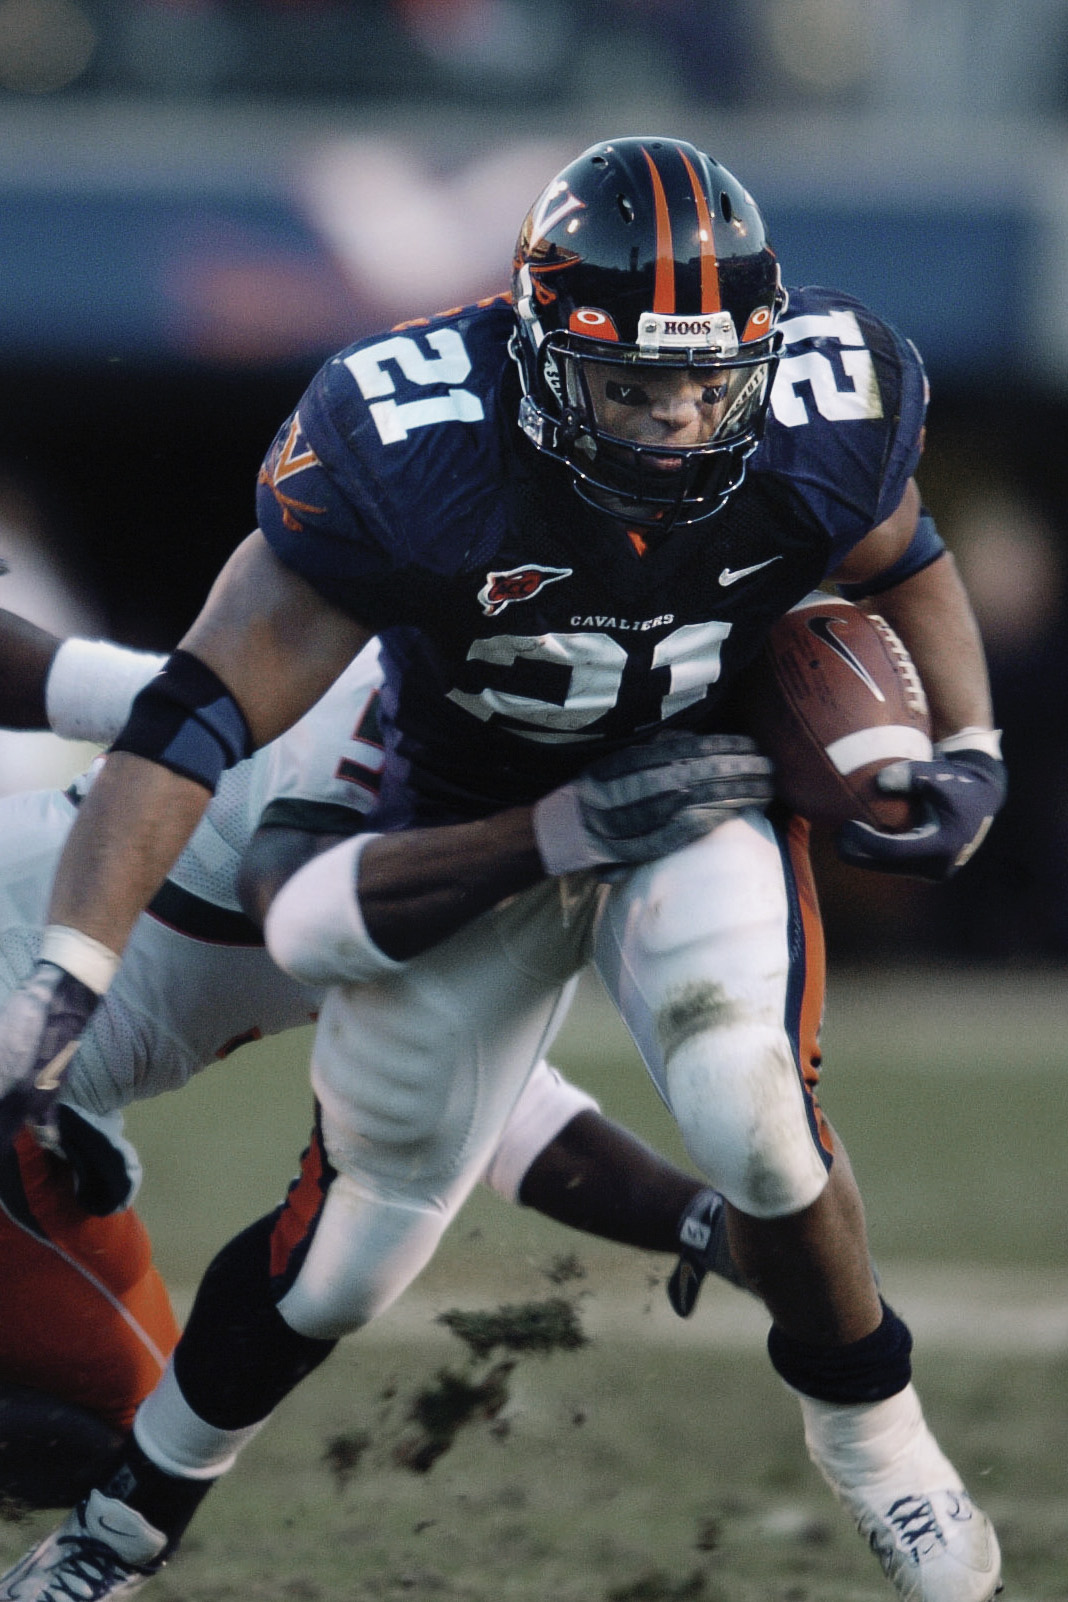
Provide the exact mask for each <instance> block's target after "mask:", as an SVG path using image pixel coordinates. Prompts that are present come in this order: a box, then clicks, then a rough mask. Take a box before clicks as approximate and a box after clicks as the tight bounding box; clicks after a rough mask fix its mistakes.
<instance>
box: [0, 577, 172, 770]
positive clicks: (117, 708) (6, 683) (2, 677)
mask: <svg viewBox="0 0 1068 1602" xmlns="http://www.w3.org/2000/svg"><path fill="white" fill-rule="evenodd" d="M165 661H166V657H163V656H155V655H153V654H152V653H150V652H148V651H133V650H130V649H129V648H128V647H126V646H123V645H112V644H111V642H110V641H109V640H83V639H80V638H78V637H77V636H73V637H71V638H69V639H61V638H60V637H59V636H58V635H56V634H52V633H50V632H49V630H48V629H42V628H38V626H37V624H36V623H30V622H28V621H27V620H26V618H24V617H19V616H18V614H17V613H15V612H9V611H7V610H6V609H4V608H2V607H0V726H2V727H4V728H6V729H34V730H43V729H52V730H53V731H54V732H55V733H56V734H60V735H62V736H63V737H64V739H67V740H87V741H90V742H92V743H93V744H94V745H110V744H111V742H112V740H114V739H115V737H116V735H117V734H118V733H119V731H120V729H121V728H122V726H123V724H124V723H125V722H126V719H127V718H128V717H129V715H130V703H131V702H132V701H133V698H134V696H135V695H136V694H137V692H138V691H139V690H141V689H143V688H144V686H145V685H146V684H147V683H148V681H149V679H151V678H152V677H153V676H154V675H155V674H156V673H158V672H159V670H160V668H161V667H162V666H163V664H164V662H165Z"/></svg>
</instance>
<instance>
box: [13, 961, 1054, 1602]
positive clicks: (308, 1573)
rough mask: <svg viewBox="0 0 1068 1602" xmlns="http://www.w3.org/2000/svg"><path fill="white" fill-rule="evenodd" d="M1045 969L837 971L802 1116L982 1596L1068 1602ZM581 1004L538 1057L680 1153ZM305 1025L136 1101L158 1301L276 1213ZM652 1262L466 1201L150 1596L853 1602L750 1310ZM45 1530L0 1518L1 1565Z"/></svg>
mask: <svg viewBox="0 0 1068 1602" xmlns="http://www.w3.org/2000/svg"><path fill="white" fill-rule="evenodd" d="M1065 1019H1068V979H1066V978H1063V977H1061V976H1059V975H1053V976H1050V975H1044V976H1007V975H1003V976H991V975H986V976H984V977H983V979H982V980H981V981H977V980H974V979H972V978H970V977H968V976H966V975H959V974H957V975H942V976H936V977H934V978H932V979H929V980H928V981H926V982H924V983H922V984H921V983H917V982H916V981H915V980H910V981H908V982H906V981H904V980H903V979H902V980H892V981H889V982H886V981H884V982H880V983H879V984H878V985H876V984H873V983H872V982H871V981H870V979H869V980H864V981H856V982H849V981H841V982H840V983H839V985H838V987H837V989H836V990H833V991H832V995H831V1004H830V1008H829V1017H828V1027H827V1031H826V1045H827V1049H828V1067H827V1074H826V1079H825V1092H824V1100H825V1104H826V1106H827V1108H828V1110H829V1112H830V1113H831V1116H832V1118H833V1119H834V1121H835V1123H836V1124H837V1126H838V1127H839V1129H840V1130H841V1132H842V1133H843V1135H844V1137H845V1139H846V1141H847V1144H848V1145H849V1147H850V1150H851V1152H852V1156H853V1160H854V1165H855V1167H856V1169H857V1172H858V1176H859V1178H860V1181H861V1185H862V1188H863V1190H864V1192H865V1196H866V1198H867V1202H868V1209H869V1223H870V1227H871V1236H872V1243H873V1249H874V1251H875V1255H876V1257H877V1259H878V1261H879V1264H880V1269H881V1272H882V1275H883V1283H884V1289H885V1291H886V1294H887V1296H888V1299H889V1300H891V1302H892V1303H893V1304H894V1305H895V1306H897V1307H898V1309H899V1311H901V1312H902V1313H903V1314H904V1315H905V1316H906V1317H908V1318H909V1320H910V1322H911V1323H912V1325H913V1328H914V1332H915V1334H916V1336H917V1350H916V1359H915V1362H916V1377H917V1382H918V1384H919V1387H920V1389H921V1393H922V1395H923V1397H924V1399H925V1403H926V1407H927V1412H928V1415H929V1417H930V1418H931V1420H932V1423H933V1424H934V1426H935V1428H936V1432H937V1433H938V1435H939V1437H940V1439H941V1441H942V1443H943V1445H944V1446H945V1447H946V1449H947V1451H948V1452H949V1454H950V1456H951V1457H953V1458H954V1459H955V1460H956V1462H957V1464H958V1466H959V1467H960V1468H961V1470H962V1472H963V1474H964V1477H965V1480H966V1482H967V1483H968V1484H969V1485H970V1487H971V1489H972V1491H973V1492H974V1494H975V1495H976V1497H977V1498H978V1499H979V1500H980V1501H981V1502H982V1503H983V1504H984V1506H985V1507H986V1508H987V1510H988V1511H989V1512H990V1513H991V1514H992V1515H993V1517H994V1518H995V1521H996V1523H997V1524H998V1527H999V1533H1000V1536H1001V1540H1002V1546H1003V1550H1004V1554H1005V1577H1006V1589H1005V1602H1065V1599H1068V1560H1066V1558H1065V1552H1066V1551H1068V1450H1066V1447H1068V1240H1066V1230H1065V1221H1066V1201H1068V1157H1066V1153H1065V1145H1066V1143H1065V1138H1064V1125H1065V1117H1064V1109H1065V1105H1066V1100H1068V1098H1066V1095H1065V1084H1064V1073H1065V1067H1064V1057H1065V1047H1064V1043H1063V1041H1064V1033H1065V1030H1064V1024H1063V1020H1065ZM617 1031H618V1026H617V1025H616V1024H615V1022H614V1020H613V1019H612V1018H611V1017H610V1016H608V1014H607V1012H606V1009H605V1008H604V1006H603V1004H602V1003H601V1002H600V1000H599V998H598V997H597V996H596V994H592V995H587V997H586V998H585V999H584V1001H583V1004H582V1007H581V1009H580V1011H579V1013H578V1015H577V1016H576V1019H575V1021H574V1022H573V1023H572V1024H571V1025H569V1027H568V1030H567V1032H566V1034H565V1036H564V1038H563V1039H562V1041H561V1043H560V1047H559V1050H558V1052H557V1053H556V1057H557V1060H558V1061H559V1062H560V1064H561V1066H563V1067H565V1068H566V1069H567V1070H568V1071H569V1072H571V1073H572V1074H573V1075H574V1076H575V1077H576V1078H579V1079H581V1080H582V1081H584V1082H585V1083H587V1084H589V1085H590V1087H591V1088H592V1089H593V1090H594V1091H595V1093H596V1094H598V1095H599V1096H600V1097H601V1098H602V1101H603V1103H604V1105H605V1107H606V1110H607V1111H609V1112H611V1113H612V1114H613V1115H615V1116H618V1117H621V1118H623V1119H625V1120H626V1121H627V1122H629V1123H630V1124H631V1125H632V1127H635V1128H637V1129H638V1130H639V1131H640V1132H641V1133H643V1134H644V1135H645V1136H646V1137H647V1138H649V1139H651V1140H653V1141H655V1142H656V1143H657V1144H659V1145H661V1146H662V1147H666V1148H667V1149H669V1150H671V1151H673V1153H674V1154H675V1155H678V1150H677V1147H675V1146H674V1144H673V1135H672V1131H671V1127H670V1125H669V1123H668V1121H667V1119H666V1116H665V1115H664V1114H663V1113H662V1110H661V1109H660V1108H659V1105H658V1104H657V1103H656V1101H655V1098H654V1096H653V1094H652V1092H651V1091H650V1090H649V1089H648V1088H647V1086H646V1085H645V1083H644V1082H643V1079H642V1076H641V1071H640V1069H638V1068H637V1067H636V1065H635V1062H634V1057H633V1052H632V1050H631V1048H630V1047H629V1045H628V1044H627V1042H626V1041H625V1039H624V1038H623V1037H622V1035H621V1033H619V1032H617ZM307 1045H308V1039H307V1036H306V1035H305V1036H301V1037H299V1038H297V1037H294V1038H293V1039H290V1040H289V1041H287V1042H284V1043H266V1044H263V1045H260V1046H257V1047H253V1048H251V1049H250V1050H248V1051H246V1052H245V1053H244V1054H243V1055H242V1056H240V1057H239V1058H237V1059H235V1060H233V1061H232V1062H231V1063H229V1064H226V1065H223V1066H221V1067H220V1068H218V1069H216V1070H214V1071H213V1072H212V1073H211V1074H208V1075H206V1076H205V1077H204V1079H203V1080H202V1081H201V1082H200V1083H199V1084H197V1085H196V1086H194V1087H193V1088H192V1089H191V1090H189V1091H187V1092H185V1093H183V1095H182V1096H180V1097H171V1098H167V1099H166V1100H164V1101H163V1102H161V1103H159V1104H157V1105H155V1106H148V1107H142V1108H137V1109H135V1113H134V1116H133V1117H132V1118H131V1128H132V1132H133V1133H134V1135H135V1138H136V1139H137V1142H138V1144H139V1146H140V1147H141V1150H142V1153H143V1156H144V1158H145V1166H146V1173H147V1178H146V1184H145V1191H144V1196H143V1205H142V1211H143V1213H144V1215H145V1217H146V1219H147V1220H148V1221H149V1223H150V1225H151V1227H152V1229H153V1233H154V1236H155V1239H156V1244H157V1256H158V1259H159V1262H160V1264H161V1266H162V1267H163V1268H164V1270H165V1272H166V1273H167V1274H168V1277H169V1278H170V1280H171V1283H172V1284H173V1285H174V1287H175V1291H176V1295H177V1296H178V1298H179V1300H183V1299H184V1298H185V1297H187V1295H188V1291H189V1288H190V1287H191V1286H192V1284H193V1283H194V1282H195V1278H196V1275H197V1272H198V1270H199V1268H201V1267H202V1266H203V1265H204V1263H205V1262H206V1261H207V1259H208V1257H209V1256H210V1255H211V1252H212V1251H213V1250H214V1248H215V1247H216V1246H217V1245H219V1244H221V1243H222V1242H223V1241H224V1240H225V1239H226V1238H227V1236H228V1235H229V1234H230V1233H232V1231H233V1230H234V1229H235V1228H236V1227H238V1226H240V1225H242V1224H244V1223H247V1222H249V1221H250V1220H251V1218H252V1217H254V1216H256V1215H257V1214H258V1213H259V1212H261V1211H263V1210H264V1209H265V1208H266V1207H267V1206H269V1205H270V1204H271V1203H272V1202H273V1201H274V1200H275V1199H276V1198H277V1196H278V1195H279V1194H280V1192H281V1190H282V1189H283V1188H284V1185H285V1182H286V1179H287V1178H288V1176H289V1174H290V1172H291V1171H292V1169H293V1167H294V1164H295V1158H296V1155H297V1152H298V1151H299V1147H300V1144H301V1139H302V1135H303V1132H304V1126H305V1123H306V1110H307V1090H306V1078H305V1071H304V1061H303V1059H304V1055H305V1053H306V1049H307ZM669 1268H670V1264H669V1263H667V1262H666V1261H665V1260H663V1259H660V1258H656V1257H650V1256H646V1255H640V1254H635V1253H628V1252H626V1251H624V1250H622V1249H620V1248H617V1247H609V1246H606V1245H602V1244H598V1243H595V1242H591V1241H588V1240H586V1239H585V1238H584V1237H581V1236H578V1235H574V1234H568V1233H565V1232H563V1231H561V1230H560V1229H559V1228H555V1227H554V1226H552V1225H550V1224H548V1223H547V1222H545V1221H544V1220H541V1219H539V1218H536V1217H533V1216H531V1215H528V1214H526V1213H524V1212H522V1211H520V1210H518V1209H512V1208H508V1207H506V1206H505V1205H504V1204H502V1203H501V1202H499V1201H498V1200H497V1199H496V1198H493V1197H490V1196H483V1195H479V1196H476V1197H475V1198H473V1200H472V1203H471V1205H470V1206H469V1208H468V1209H467V1210H466V1211H465V1213H464V1214H463V1215H462V1216H461V1218H460V1220H459V1221H458V1223H457V1225H456V1226H455V1227H454V1230H453V1232H452V1234H451V1236H450V1238H449V1239H448V1240H447V1242H446V1244H445V1246H444V1248H443V1249H442V1251H441V1253H440V1254H439V1257H438V1258H437V1260H436V1261H435V1262H434V1263H433V1264H432V1265H431V1267H430V1269H429V1270H428V1271H427V1273H426V1274H425V1275H424V1276H423V1278H422V1279H421V1280H420V1281H419V1282H418V1284H417V1285H416V1286H415V1287H413V1289H412V1291H411V1292H410V1293H409V1295H408V1296H407V1297H405V1298H404V1299H403V1300H402V1302H401V1303H400V1304H399V1305H398V1307H397V1308H396V1309H394V1311H393V1312H392V1313H391V1314H389V1315H388V1316H387V1318H386V1319H384V1320H382V1321H381V1323H380V1324H379V1325H377V1326H376V1327H375V1328H374V1329H373V1330H372V1331H369V1332H365V1334H364V1335H362V1336H360V1337H357V1338H355V1339H352V1340H349V1341H347V1342H343V1343H342V1346H341V1348H340V1349H339V1351H338V1353H337V1354H335V1356H334V1358H333V1359H331V1361H330V1362H329V1363H327V1364H326V1365H325V1366H324V1368H322V1369H321V1370H320V1371H319V1372H318V1373H317V1374H316V1375H314V1376H313V1377H312V1378H311V1379H310V1380H309V1381H308V1382H307V1383H306V1384H305V1385H304V1386H303V1387H302V1388H301V1390H300V1391H299V1392H298V1393H297V1394H296V1395H295V1396H294V1397H292V1398H290V1400H289V1401H288V1402H287V1404H286V1405H285V1406H284V1407H283V1409H282V1410H281V1411H280V1413H279V1414H278V1416H277V1417H276V1418H275V1419H274V1420H273V1421H272V1423H271V1425H270V1426H269V1427H268V1428H267V1429H266V1430H265V1431H264V1433H263V1434H262V1435H261V1436H260V1437H259V1438H258V1440H257V1441H256V1442H254V1443H253V1445H252V1446H251V1447H250V1448H249V1449H248V1451H246V1453H245V1454H244V1456H243V1458H242V1460H241V1463H240V1464H239V1466H238V1468H237V1469H236V1470H235V1472H234V1473H233V1474H232V1475H230V1476H229V1478H228V1479H227V1480H226V1481H224V1482H223V1483H222V1484H221V1485H220V1487H219V1488H217V1489H216V1490H215V1491H214V1492H213V1493H212V1495H211V1496H210V1497H209V1498H208V1500H207V1502H206V1503H205V1505H204V1508H203V1510H202V1512H201V1514H200V1515H199V1516H198V1519H197V1521H196V1522H195V1524H194V1526H193V1528H192V1530H191V1531H190V1534H189V1536H188V1537H187V1540H186V1543H185V1545H184V1547H183V1549H182V1551H181V1553H180V1555H179V1556H178V1557H177V1558H176V1559H175V1560H174V1562H173V1563H172V1564H171V1566H170V1567H169V1568H168V1569H167V1570H165V1571H164V1574H163V1575H162V1576H161V1577H160V1578H159V1579H158V1580H157V1581H155V1582H154V1583H153V1585H152V1587H151V1588H150V1589H149V1590H148V1591H147V1592H146V1598H147V1597H156V1598H159V1602H214V1599H220V1602H221V1599H228V1598H242V1599H261V1598H262V1599H269V1602H283V1599H287V1598H291V1599H297V1602H371V1599H382V1602H394V1599H397V1602H399V1599H401V1598H417V1599H431V1598H434V1599H437V1598H440V1599H442V1602H450V1599H463V1602H491V1599H493V1602H496V1599H500V1598H506V1599H515V1602H546V1599H551V1602H668V1599H684V1598H686V1599H690V1598H692V1599H702V1602H868V1599H870V1602H879V1599H880V1598H883V1599H884V1602H885V1598H888V1597H889V1596H890V1595H891V1594H892V1593H891V1592H890V1590H889V1588H888V1587H887V1585H886V1583H885V1581H883V1579H882V1577H881V1575H880V1573H879V1571H878V1568H877V1566H876V1564H875V1561H874V1559H873V1558H872V1557H871V1555H870V1554H869V1553H868V1552H867V1550H866V1549H865V1547H864V1546H863V1545H862V1543H861V1542H860V1540H859V1538H858V1537H857V1536H856V1535H855V1534H854V1532H853V1531H852V1529H851V1528H850V1526H849V1524H848V1521H847V1520H846V1519H845V1517H844V1515H842V1514H841V1513H840V1511H839V1510H838V1509H837V1507H836V1506H835V1504H834V1503H833V1501H832V1499H831V1497H830V1494H829V1493H828V1492H827V1491H826V1490H825V1488H824V1486H823V1484H822V1481H820V1480H819V1479H818V1477H817V1476H816V1474H815V1472H814V1470H812V1468H811V1467H810V1465H809V1464H808V1461H807V1459H806V1457H805V1454H804V1449H803V1446H802V1443H801V1435H800V1425H799V1418H798V1414H797V1409H796V1404H795V1402H794V1400H793V1399H792V1398H791V1397H790V1396H789V1395H788V1394H787V1393H786V1392H785V1390H784V1389H783V1388H782V1386H781V1385H780V1384H779V1382H778V1380H777V1379H776V1378H775V1376H774V1374H773V1373H772V1372H771V1370H770V1368H769V1365H768V1364H767V1362H766V1360H765V1358H764V1355H763V1348H762V1343H763V1318H762V1316H761V1314H760V1311H759V1309H758V1308H757V1307H756V1306H755V1304H753V1303H752V1302H751V1300H750V1299H749V1298H747V1297H745V1296H744V1295H742V1294H741V1293H739V1292H736V1291H733V1290H731V1289H730V1288H728V1287H725V1286H716V1285H713V1286H707V1287H706V1291H705V1294H704V1295H703V1297H702V1301H701V1304H700V1306H699V1308H698V1311H697V1313H696V1314H695V1316H694V1318H693V1319H692V1320H690V1321H689V1322H688V1323H686V1324H683V1323H680V1322H679V1321H678V1320H676V1319H675V1318H674V1317H673V1315H672V1314H671V1313H670V1311H669V1310H668V1309H667V1306H666V1301H665V1298H664V1291H663V1281H664V1278H665V1275H666V1272H667V1271H668V1269H669ZM53 1522H54V1519H53V1518H52V1517H51V1516H48V1517H45V1516H41V1515H34V1516H32V1517H30V1518H28V1519H25V1520H23V1521H22V1522H21V1523H17V1524H16V1523H11V1522H7V1523H4V1524H2V1525H0V1555H2V1557H3V1559H4V1560H5V1561H9V1560H11V1559H13V1558H14V1557H16V1556H17V1555H18V1554H19V1553H20V1552H21V1551H22V1550H23V1548H24V1547H25V1546H26V1545H27V1544H28V1543H29V1542H30V1540H32V1539H33V1538H34V1537H35V1536H36V1535H37V1534H38V1533H40V1532H41V1531H43V1530H44V1529H45V1528H47V1527H49V1526H50V1525H51V1523H53Z"/></svg>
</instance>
